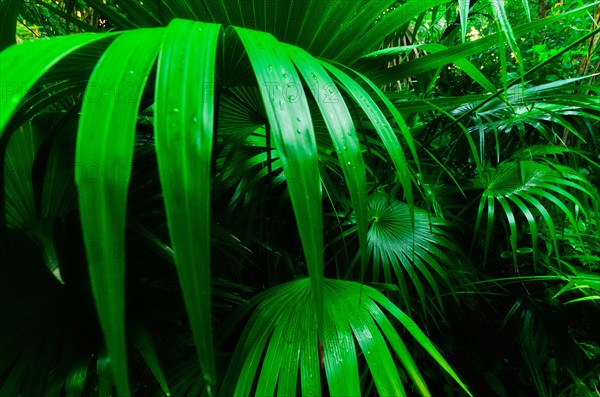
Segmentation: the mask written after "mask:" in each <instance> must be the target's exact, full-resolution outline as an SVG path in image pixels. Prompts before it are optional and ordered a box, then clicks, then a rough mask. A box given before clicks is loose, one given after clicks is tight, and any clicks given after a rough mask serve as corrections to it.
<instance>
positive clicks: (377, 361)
mask: <svg viewBox="0 0 600 397" xmlns="http://www.w3.org/2000/svg"><path fill="white" fill-rule="evenodd" d="M324 286H325V288H324V304H325V310H324V329H323V337H324V340H323V345H322V346H321V347H320V345H319V338H318V337H317V326H316V322H315V319H316V313H315V312H314V309H313V308H314V304H313V303H312V299H313V298H312V294H311V291H310V288H311V284H310V283H309V281H308V279H299V280H296V281H292V282H289V283H287V284H283V285H280V286H277V287H275V288H273V289H270V290H268V291H265V292H264V293H262V294H261V295H260V296H258V297H257V298H256V299H255V300H254V301H253V303H252V304H256V305H257V307H256V309H255V311H254V313H253V314H252V316H251V318H250V320H249V321H248V323H247V324H246V327H245V330H244V334H243V335H242V338H241V339H240V341H239V344H238V347H237V349H236V352H235V353H234V357H233V359H232V363H231V365H230V367H229V369H228V372H227V375H226V379H225V381H224V383H223V385H224V386H223V389H222V390H221V393H220V394H221V395H223V396H231V395H235V396H246V395H249V394H250V393H251V392H253V390H255V393H256V394H257V395H261V396H262V395H265V396H268V395H274V394H275V391H277V394H279V395H295V394H296V391H297V390H298V387H299V389H300V390H301V391H302V395H310V396H320V395H321V393H322V385H321V382H320V373H321V369H323V368H324V370H325V376H326V379H327V386H328V389H329V393H330V394H331V395H332V396H360V395H362V391H361V388H360V382H359V362H358V360H357V351H356V344H358V347H359V349H360V351H361V352H362V355H363V357H364V359H365V361H366V365H367V367H368V368H369V370H370V372H371V376H372V377H373V380H374V382H375V386H376V388H377V391H378V393H379V394H380V395H385V396H392V395H394V396H405V395H407V393H406V391H405V389H404V386H403V384H402V381H401V379H400V376H399V374H398V371H397V370H396V365H395V364H394V359H393V358H392V354H391V352H390V347H391V350H393V352H394V353H395V356H396V357H397V358H398V359H399V361H400V363H401V365H402V367H403V368H404V370H405V371H406V372H407V373H408V375H409V377H410V379H411V380H412V382H413V384H414V388H415V389H416V390H417V391H418V393H419V394H421V395H423V396H429V395H431V394H430V392H429V391H428V389H427V386H426V385H425V381H424V379H423V377H422V376H421V374H420V372H419V370H418V369H417V367H416V365H415V363H414V361H413V359H412V357H411V355H410V353H409V352H408V350H407V348H406V345H405V344H404V342H403V341H402V338H401V337H400V335H399V334H398V333H397V331H396V330H395V329H394V327H393V325H392V323H391V322H390V321H389V319H388V318H387V317H386V314H385V313H384V311H383V310H382V308H383V309H385V310H387V311H388V312H389V314H391V315H392V316H393V317H395V318H396V319H397V320H398V321H399V322H400V324H402V326H403V327H405V329H406V330H407V331H408V332H409V333H410V334H411V335H412V336H413V337H414V338H415V340H416V341H417V342H418V344H419V345H421V347H423V348H424V349H425V350H426V351H427V352H428V353H429V354H430V355H431V357H432V358H433V359H434V360H435V361H436V362H437V363H438V364H439V365H440V366H441V367H442V368H443V369H444V370H445V371H447V372H448V373H449V374H450V375H451V376H452V378H454V379H455V380H456V381H457V382H458V383H459V384H460V385H461V387H462V388H463V389H464V390H465V391H466V392H467V393H468V394H469V395H470V393H469V392H468V390H467V389H466V387H465V386H464V385H463V384H462V382H461V381H460V380H459V379H458V377H457V375H456V374H455V373H454V371H453V370H452V369H451V368H450V366H449V365H448V363H447V362H446V361H445V360H444V359H443V358H442V356H441V355H440V354H439V352H438V351H437V350H436V348H435V347H434V346H433V344H432V343H431V341H430V340H429V339H428V338H427V337H426V336H425V334H424V333H423V332H422V331H421V330H420V329H419V327H418V326H417V325H416V324H415V323H414V322H413V321H412V320H410V318H409V317H408V316H407V315H406V314H404V313H403V312H402V311H400V310H399V309H398V308H397V307H396V306H394V305H393V304H392V303H391V302H390V301H389V300H388V299H387V298H385V297H384V296H383V295H382V294H381V293H380V292H378V291H376V290H375V289H373V288H371V287H368V286H364V285H360V284H357V283H353V282H348V281H342V280H331V279H326V280H325V284H324ZM388 344H389V346H388ZM298 377H300V380H301V384H300V385H297V379H298ZM254 385H256V386H254ZM254 387H256V389H254Z"/></svg>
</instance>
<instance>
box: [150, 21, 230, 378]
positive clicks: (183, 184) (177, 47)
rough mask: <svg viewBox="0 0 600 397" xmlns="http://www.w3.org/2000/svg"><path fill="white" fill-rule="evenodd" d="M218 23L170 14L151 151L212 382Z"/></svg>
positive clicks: (204, 366) (205, 371)
mask: <svg viewBox="0 0 600 397" xmlns="http://www.w3.org/2000/svg"><path fill="white" fill-rule="evenodd" d="M219 30H220V26H219V25H212V24H210V25H209V24H201V23H197V22H191V21H183V20H174V21H173V22H171V24H170V25H169V27H168V28H167V31H166V33H165V38H164V41H163V43H162V46H163V47H162V51H161V53H160V58H159V62H158V72H157V83H156V98H155V99H156V105H155V120H154V124H155V136H156V153H157V157H158V166H159V172H160V182H161V186H162V191H163V195H164V200H165V209H166V214H167V221H168V225H169V233H170V236H171V243H172V245H173V250H174V251H175V263H176V265H177V271H178V274H179V280H180V283H181V288H182V290H183V297H184V300H185V303H186V307H187V312H188V316H189V318H190V325H191V327H192V331H193V333H194V341H195V344H196V349H197V351H198V357H199V359H200V365H201V367H202V370H203V374H204V378H205V380H206V382H207V384H208V387H209V388H210V387H211V386H212V385H214V383H215V382H216V373H215V367H214V352H213V348H212V345H213V342H212V316H211V303H210V284H211V278H210V186H211V178H210V172H211V170H210V164H211V154H212V143H213V135H214V127H213V123H214V105H215V98H214V82H215V78H216V76H215V60H216V51H217V40H218V38H219Z"/></svg>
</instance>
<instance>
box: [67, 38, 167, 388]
mask: <svg viewBox="0 0 600 397" xmlns="http://www.w3.org/2000/svg"><path fill="white" fill-rule="evenodd" d="M163 35H164V31H163V30H161V29H154V30H137V31H131V32H128V33H126V34H122V35H121V36H120V37H119V38H118V39H117V40H115V41H114V42H113V43H112V44H111V46H110V47H109V48H108V49H107V50H106V52H105V53H104V55H103V56H102V58H101V59H100V61H99V62H98V65H97V66H96V68H95V69H94V72H93V74H92V76H91V78H90V81H89V83H88V89H87V91H86V96H85V98H84V101H83V106H82V110H81V120H80V123H79V133H78V136H77V151H76V164H77V168H76V173H75V177H76V182H77V187H78V192H79V206H80V216H81V223H82V229H83V237H84V241H85V246H86V253H87V260H88V265H89V266H88V267H89V272H90V278H91V284H92V291H93V294H94V299H95V301H96V307H97V309H98V317H99V319H100V324H101V326H102V330H103V333H104V337H105V340H106V344H107V348H108V353H109V355H110V357H111V368H112V370H113V374H114V379H115V384H116V387H117V390H118V392H119V395H121V396H123V397H125V396H129V395H130V389H129V380H128V376H127V359H126V351H125V325H124V321H125V318H124V316H125V212H126V201H127V188H128V185H129V178H130V174H131V162H132V157H133V145H134V137H135V126H136V119H137V115H138V107H139V105H140V102H141V98H142V94H143V92H144V87H145V85H146V80H147V79H148V75H149V74H150V71H151V69H152V65H153V62H154V60H155V58H156V56H157V54H158V51H159V46H160V44H161V40H162V37H163ZM132 48H138V51H135V52H134V51H132V50H131V49H132Z"/></svg>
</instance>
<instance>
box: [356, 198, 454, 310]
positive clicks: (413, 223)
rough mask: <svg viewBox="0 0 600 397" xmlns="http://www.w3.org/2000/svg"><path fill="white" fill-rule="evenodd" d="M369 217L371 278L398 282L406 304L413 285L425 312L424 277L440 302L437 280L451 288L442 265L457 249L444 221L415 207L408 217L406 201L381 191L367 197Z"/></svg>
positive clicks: (448, 260) (408, 209)
mask: <svg viewBox="0 0 600 397" xmlns="http://www.w3.org/2000/svg"><path fill="white" fill-rule="evenodd" d="M369 219H370V226H369V232H368V247H369V253H370V256H371V259H372V261H373V262H372V266H373V281H381V280H383V281H384V282H386V283H394V282H396V283H398V285H399V287H400V293H401V295H402V299H403V303H404V305H405V307H406V308H410V307H411V305H410V298H409V294H408V292H409V291H410V289H411V287H414V288H415V290H416V291H417V296H418V297H419V300H420V301H421V303H422V305H423V309H424V312H427V311H428V310H427V308H426V304H427V302H428V298H427V296H428V295H429V294H427V293H426V289H425V288H424V285H423V281H422V280H423V279H424V280H425V281H426V284H427V285H429V287H430V288H431V290H432V291H433V294H434V296H436V297H437V300H438V303H439V304H440V306H441V299H440V288H439V285H438V284H439V281H440V280H441V281H442V282H443V284H444V285H445V287H446V288H452V285H451V283H450V280H449V275H448V273H447V271H446V268H445V266H444V265H449V264H450V263H452V259H450V257H451V256H452V255H453V254H455V253H456V252H457V251H458V247H457V246H456V245H455V244H454V243H452V242H451V241H450V239H449V236H448V234H447V232H446V231H445V230H444V227H445V226H447V224H446V223H445V222H444V221H442V220H439V219H435V218H432V217H431V215H429V214H428V213H427V212H426V211H424V210H422V209H415V210H414V218H412V219H411V211H410V208H409V206H408V205H407V204H406V203H402V202H400V201H398V200H397V199H395V198H390V197H386V195H385V194H382V193H375V194H373V195H372V196H371V197H370V198H369ZM381 273H383V277H382V276H381ZM407 276H408V280H410V282H407Z"/></svg>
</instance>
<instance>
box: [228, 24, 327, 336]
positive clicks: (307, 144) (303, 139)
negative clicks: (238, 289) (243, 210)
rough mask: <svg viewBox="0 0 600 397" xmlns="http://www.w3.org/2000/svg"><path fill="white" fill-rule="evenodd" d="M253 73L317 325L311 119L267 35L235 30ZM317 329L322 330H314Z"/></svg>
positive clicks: (319, 258) (317, 190)
mask: <svg viewBox="0 0 600 397" xmlns="http://www.w3.org/2000/svg"><path fill="white" fill-rule="evenodd" d="M235 30H236V32H237V33H238V35H239V37H240V39H241V40H242V43H243V44H244V47H245V48H246V51H247V53H248V57H249V58H250V62H251V64H252V67H253V69H254V73H255V75H256V79H257V80H258V84H259V87H260V91H261V94H262V98H263V103H264V105H265V110H266V112H267V116H268V118H269V124H270V127H271V130H272V132H273V136H274V139H275V142H276V144H277V149H278V151H279V155H280V157H281V161H282V164H283V172H284V174H285V176H286V181H287V186H288V190H289V192H290V198H291V201H292V205H293V208H294V213H295V216H296V222H297V224H298V230H299V232H300V239H301V240H302V247H303V250H304V255H305V257H306V263H307V267H308V273H309V276H310V279H311V282H312V285H313V288H312V289H311V291H312V293H313V294H315V297H314V298H315V299H314V303H315V305H316V313H317V320H318V323H319V324H322V317H323V315H322V307H323V304H322V302H323V292H322V291H323V220H322V209H321V205H322V204H321V183H320V179H319V168H318V161H317V148H316V142H315V135H314V130H313V125H312V119H311V116H310V112H309V109H308V104H307V102H306V98H305V96H304V95H302V93H303V88H302V84H301V81H300V77H299V76H298V74H297V73H296V69H295V68H294V65H293V64H292V62H291V60H290V58H289V57H288V56H287V55H286V54H285V52H284V49H283V47H282V46H281V44H279V42H278V41H277V40H276V39H275V38H274V37H273V36H271V35H269V34H266V33H261V32H256V31H252V30H248V29H242V28H235ZM320 330H321V331H322V329H320Z"/></svg>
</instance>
